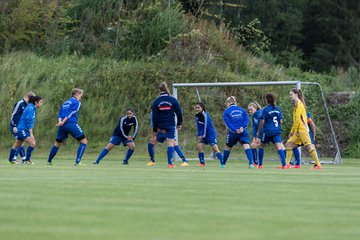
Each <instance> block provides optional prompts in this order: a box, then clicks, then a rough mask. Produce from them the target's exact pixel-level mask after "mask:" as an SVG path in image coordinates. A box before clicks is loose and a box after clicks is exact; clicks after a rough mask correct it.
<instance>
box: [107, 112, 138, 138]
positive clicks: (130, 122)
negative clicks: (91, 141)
mask: <svg viewBox="0 0 360 240" xmlns="http://www.w3.org/2000/svg"><path fill="white" fill-rule="evenodd" d="M138 126H139V125H138V121H137V119H136V117H135V116H133V117H131V118H130V119H129V118H128V117H127V116H123V117H122V118H120V120H119V122H118V124H117V125H116V127H115V129H114V132H113V135H114V136H118V137H122V138H128V136H129V133H130V130H131V128H132V127H134V133H133V135H132V138H133V140H134V139H135V137H136V135H137V133H138Z"/></svg>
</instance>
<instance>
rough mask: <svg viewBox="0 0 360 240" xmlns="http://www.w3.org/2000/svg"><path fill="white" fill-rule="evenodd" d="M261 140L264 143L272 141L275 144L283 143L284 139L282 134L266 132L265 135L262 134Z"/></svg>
mask: <svg viewBox="0 0 360 240" xmlns="http://www.w3.org/2000/svg"><path fill="white" fill-rule="evenodd" d="M261 142H262V143H270V142H272V143H273V144H275V143H281V142H282V139H281V134H275V135H272V134H269V133H268V134H266V133H265V132H264V133H263V135H262V136H261Z"/></svg>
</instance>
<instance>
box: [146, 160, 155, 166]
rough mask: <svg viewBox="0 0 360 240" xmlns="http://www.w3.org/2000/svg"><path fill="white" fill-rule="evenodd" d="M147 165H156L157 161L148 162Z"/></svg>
mask: <svg viewBox="0 0 360 240" xmlns="http://www.w3.org/2000/svg"><path fill="white" fill-rule="evenodd" d="M146 165H147V166H155V165H156V162H151V161H150V162H148V163H147V164H146Z"/></svg>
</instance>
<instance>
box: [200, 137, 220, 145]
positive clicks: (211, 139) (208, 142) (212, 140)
mask: <svg viewBox="0 0 360 240" xmlns="http://www.w3.org/2000/svg"><path fill="white" fill-rule="evenodd" d="M201 143H203V144H206V145H210V146H214V145H216V144H217V143H218V142H217V139H216V134H211V135H207V136H206V137H204V138H202V139H201Z"/></svg>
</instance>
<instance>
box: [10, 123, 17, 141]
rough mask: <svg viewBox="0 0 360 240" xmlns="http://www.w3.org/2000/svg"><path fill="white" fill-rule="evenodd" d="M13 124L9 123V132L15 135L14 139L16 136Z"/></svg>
mask: <svg viewBox="0 0 360 240" xmlns="http://www.w3.org/2000/svg"><path fill="white" fill-rule="evenodd" d="M13 129H14V126H13V125H10V132H11V134H12V135H13V136H14V137H15V139H16V137H17V133H15V132H14V130H13Z"/></svg>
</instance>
